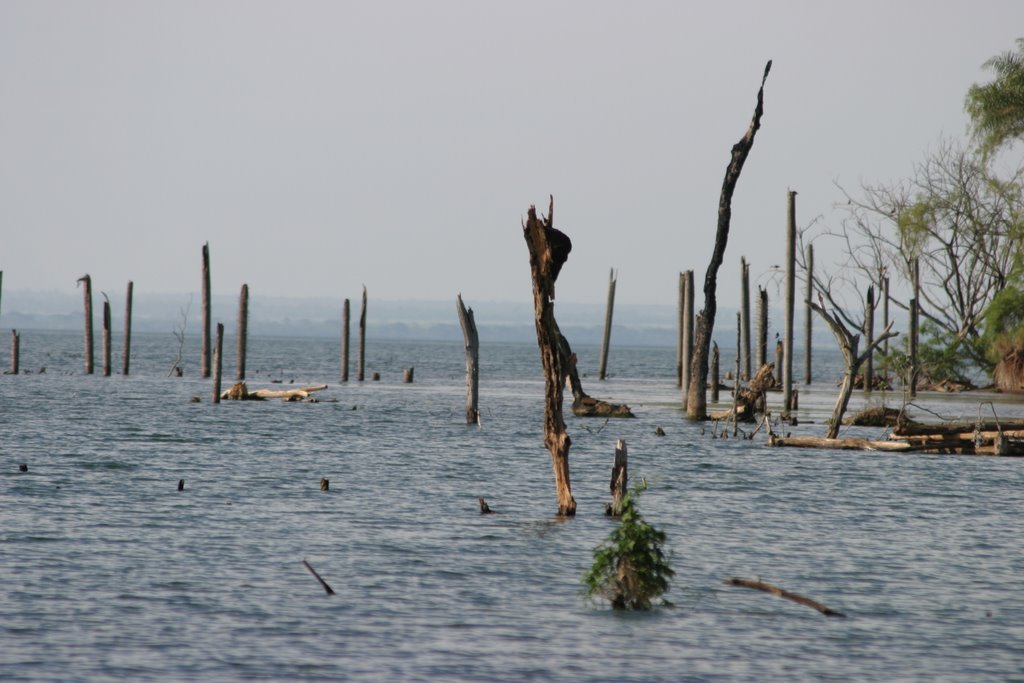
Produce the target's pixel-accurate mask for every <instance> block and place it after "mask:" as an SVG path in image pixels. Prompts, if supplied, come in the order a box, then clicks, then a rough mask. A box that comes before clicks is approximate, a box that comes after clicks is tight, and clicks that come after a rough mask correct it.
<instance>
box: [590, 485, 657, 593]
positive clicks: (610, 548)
mask: <svg viewBox="0 0 1024 683" xmlns="http://www.w3.org/2000/svg"><path fill="white" fill-rule="evenodd" d="M640 491H641V489H640V488H635V489H633V490H632V491H630V492H629V493H627V494H626V495H625V496H624V497H623V499H622V504H621V506H620V508H619V509H620V510H621V522H620V523H619V526H618V527H616V529H615V531H613V532H612V533H611V534H610V535H609V536H608V538H607V539H606V540H605V541H604V543H602V544H601V545H599V546H598V547H597V548H595V549H594V564H593V566H592V567H591V568H590V571H588V572H587V573H586V574H584V576H583V583H584V584H585V586H586V587H585V588H584V590H583V594H584V595H585V596H586V597H588V598H590V599H595V598H604V599H605V600H607V601H608V602H610V603H611V605H612V607H613V608H614V609H633V610H646V609H650V608H651V605H652V601H653V600H655V599H657V598H659V597H661V596H662V595H664V594H665V593H666V592H668V589H669V580H670V579H671V578H672V577H673V576H674V575H675V572H674V571H672V567H671V566H670V565H669V561H668V558H667V557H666V556H665V553H664V551H663V550H662V545H663V544H664V543H665V532H664V531H660V530H658V529H655V528H654V527H652V526H651V525H650V524H648V523H647V522H645V521H644V518H643V517H641V516H640V511H639V510H637V508H636V498H637V496H639V494H640ZM665 604H668V603H667V602H665Z"/></svg>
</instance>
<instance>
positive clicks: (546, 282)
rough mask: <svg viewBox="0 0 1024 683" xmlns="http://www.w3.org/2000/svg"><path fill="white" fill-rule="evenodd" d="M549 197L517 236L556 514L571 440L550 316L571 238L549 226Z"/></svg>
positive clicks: (563, 499)
mask: <svg viewBox="0 0 1024 683" xmlns="http://www.w3.org/2000/svg"><path fill="white" fill-rule="evenodd" d="M554 214H555V200H554V197H552V198H551V203H550V205H549V208H548V215H547V217H546V218H545V217H541V218H538V217H537V209H536V207H533V206H531V207H530V210H529V212H528V213H527V218H526V222H525V223H523V237H524V238H525V239H526V246H527V248H528V250H529V252H530V273H531V275H532V279H533V309H534V323H535V326H536V328H537V346H539V347H540V359H541V365H543V367H544V445H545V446H547V449H548V452H549V453H550V454H551V464H552V468H553V469H554V474H555V492H556V495H557V497H558V514H559V515H563V516H571V515H575V514H576V500H575V499H574V498H573V497H572V488H571V486H570V483H569V446H570V445H571V444H572V440H571V439H570V438H569V434H568V433H567V432H566V429H565V420H564V419H563V417H562V387H563V386H564V385H565V377H566V374H567V372H568V368H567V367H566V365H567V362H568V359H567V358H563V357H562V353H561V352H560V349H559V342H560V337H561V336H562V335H561V332H560V331H559V329H558V323H557V322H556V321H555V307H554V302H555V280H557V279H558V273H559V271H560V270H561V269H562V266H563V265H564V264H565V261H566V259H568V258H569V252H570V251H571V250H572V241H571V240H570V239H569V237H568V236H567V235H566V234H565V233H563V232H561V231H559V230H556V229H555V228H554V227H553V226H554Z"/></svg>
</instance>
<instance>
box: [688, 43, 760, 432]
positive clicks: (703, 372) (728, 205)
mask: <svg viewBox="0 0 1024 683" xmlns="http://www.w3.org/2000/svg"><path fill="white" fill-rule="evenodd" d="M771 68H772V62H771V60H768V63H767V64H765V67H764V75H763V76H762V77H761V87H760V89H758V91H757V105H756V106H755V107H754V116H753V118H752V119H751V121H750V126H749V127H748V128H747V132H746V133H745V134H744V135H743V137H742V138H740V141H739V142H737V143H736V144H735V145H733V147H732V158H731V160H730V161H729V166H728V168H726V171H725V179H724V180H723V181H722V193H721V196H720V197H719V200H718V228H717V231H716V233H715V248H714V251H713V252H712V254H711V263H710V264H709V265H708V270H707V273H706V274H705V276H704V309H703V310H702V311H701V315H700V316H699V321H700V322H699V323H698V325H697V334H696V338H695V340H694V354H693V359H692V360H691V365H690V368H691V370H690V387H689V394H688V396H687V401H686V415H687V416H688V417H689V418H690V419H691V420H706V419H707V417H708V394H707V389H708V356H710V354H711V333H712V332H713V331H714V328H715V314H716V313H717V311H718V301H717V299H716V290H717V289H718V269H719V267H721V265H722V259H723V258H724V257H725V247H726V244H727V243H728V241H729V224H730V222H731V221H732V195H733V192H734V191H735V190H736V182H737V181H738V180H739V178H740V172H741V171H742V170H743V164H744V162H746V160H747V155H748V154H750V149H751V147H753V146H754V136H755V135H756V134H757V131H758V129H759V128H760V127H761V116H762V114H764V83H765V80H767V78H768V72H769V71H770V70H771Z"/></svg>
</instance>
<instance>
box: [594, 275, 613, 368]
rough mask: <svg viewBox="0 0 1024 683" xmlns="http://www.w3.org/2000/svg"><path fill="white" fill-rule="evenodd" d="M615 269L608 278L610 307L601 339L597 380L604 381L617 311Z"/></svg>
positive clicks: (608, 307) (605, 314)
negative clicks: (613, 313) (613, 321)
mask: <svg viewBox="0 0 1024 683" xmlns="http://www.w3.org/2000/svg"><path fill="white" fill-rule="evenodd" d="M616 281H617V278H616V276H615V269H614V268H612V271H611V273H610V274H609V276H608V305H607V307H606V309H605V312H604V337H602V338H601V364H600V366H599V367H598V370H597V378H598V379H600V380H604V378H605V376H606V371H607V370H608V345H609V343H610V342H611V339H612V312H613V311H614V309H615V283H616Z"/></svg>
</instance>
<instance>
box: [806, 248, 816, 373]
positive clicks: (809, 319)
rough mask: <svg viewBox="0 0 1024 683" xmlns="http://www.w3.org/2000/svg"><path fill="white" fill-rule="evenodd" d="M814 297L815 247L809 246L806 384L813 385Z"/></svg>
mask: <svg viewBox="0 0 1024 683" xmlns="http://www.w3.org/2000/svg"><path fill="white" fill-rule="evenodd" d="M813 296H814V245H813V244H808V245H807V292H806V295H805V296H804V384H810V383H811V337H812V335H811V331H812V329H813V327H812V326H813V324H814V316H813V315H811V314H812V313H813V311H812V310H811V304H810V301H811V300H812V299H813Z"/></svg>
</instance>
